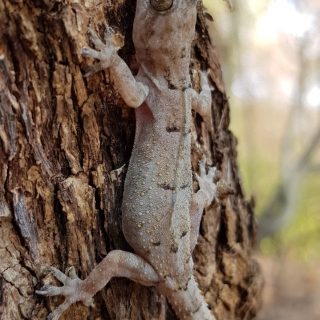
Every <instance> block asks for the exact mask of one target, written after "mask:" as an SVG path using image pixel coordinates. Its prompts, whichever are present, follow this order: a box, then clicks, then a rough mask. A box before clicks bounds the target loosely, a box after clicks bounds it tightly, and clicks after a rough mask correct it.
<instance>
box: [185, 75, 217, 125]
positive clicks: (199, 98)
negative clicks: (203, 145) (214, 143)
mask: <svg viewBox="0 0 320 320" xmlns="http://www.w3.org/2000/svg"><path fill="white" fill-rule="evenodd" d="M200 85H201V92H200V93H198V92H196V91H195V90H194V89H190V90H192V91H191V97H192V109H193V110H194V111H196V112H197V113H199V114H200V116H201V117H202V118H203V121H204V122H205V124H206V125H207V126H208V129H209V131H211V130H212V123H211V121H212V120H211V119H212V110H211V105H212V97H211V87H210V85H209V82H208V76H207V73H206V72H204V71H200Z"/></svg>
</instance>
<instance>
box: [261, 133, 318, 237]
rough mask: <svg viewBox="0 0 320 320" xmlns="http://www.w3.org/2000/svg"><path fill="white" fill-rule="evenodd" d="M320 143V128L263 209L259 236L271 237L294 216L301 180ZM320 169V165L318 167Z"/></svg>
mask: <svg viewBox="0 0 320 320" xmlns="http://www.w3.org/2000/svg"><path fill="white" fill-rule="evenodd" d="M319 145H320V128H319V129H318V130H317V132H316V134H314V136H313V138H312V139H311V140H310V143H309V144H308V146H307V147H306V148H305V150H304V152H303V154H302V155H301V156H300V158H299V159H298V161H297V163H296V165H295V166H294V167H293V170H292V171H290V172H288V173H287V175H286V176H287V178H286V179H282V181H281V182H280V183H279V185H278V188H277V190H276V192H275V193H274V196H273V197H272V199H271V201H270V202H269V204H268V205H267V207H266V209H265V210H264V211H263V214H262V217H261V219H260V230H259V235H258V238H259V240H261V239H262V238H264V237H268V236H269V237H270V236H273V235H274V234H276V233H277V232H278V231H280V230H281V229H282V228H283V227H284V226H285V225H286V224H287V223H288V222H289V221H290V220H291V218H292V217H294V213H295V205H296V200H297V198H298V190H299V187H300V181H301V179H302V177H303V176H304V174H305V173H306V172H307V171H308V170H309V168H310V166H309V163H310V160H311V158H312V156H313V154H314V152H315V151H316V148H317V146H319ZM318 169H319V171H320V165H319V167H318Z"/></svg>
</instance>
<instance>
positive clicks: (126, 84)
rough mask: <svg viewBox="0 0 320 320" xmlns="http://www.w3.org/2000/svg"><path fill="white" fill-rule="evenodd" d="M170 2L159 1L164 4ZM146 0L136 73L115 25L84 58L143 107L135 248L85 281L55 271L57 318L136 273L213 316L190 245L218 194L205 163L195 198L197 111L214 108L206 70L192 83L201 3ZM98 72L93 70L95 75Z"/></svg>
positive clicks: (114, 256) (133, 204)
mask: <svg viewBox="0 0 320 320" xmlns="http://www.w3.org/2000/svg"><path fill="white" fill-rule="evenodd" d="M168 3H169V4H170V1H169V2H168V1H167V0H164V1H161V0H160V1H158V5H159V8H162V9H163V8H164V7H166V4H168ZM153 4H155V5H156V7H153V6H152V5H151V4H150V1H149V0H138V1H137V9H136V16H135V22H134V30H133V40H134V44H135V49H136V57H137V61H138V62H139V64H140V69H139V72H138V75H137V76H136V77H133V76H132V74H131V71H130V69H129V68H128V67H127V65H126V64H125V63H124V62H123V60H121V59H120V58H119V56H118V55H117V53H116V48H115V47H114V45H113V42H112V34H111V31H110V29H109V31H108V34H107V39H106V42H107V43H106V44H103V43H102V41H101V40H100V39H99V38H98V37H97V35H96V34H95V33H93V32H91V38H92V41H93V43H94V44H95V47H96V48H97V49H98V51H96V50H93V49H91V48H85V49H84V50H83V54H84V55H85V56H89V57H93V58H96V59H99V60H100V65H99V68H109V70H110V74H111V76H112V79H113V81H114V84H115V86H116V87H117V89H118V90H119V92H120V94H121V95H122V97H123V98H124V100H125V101H126V103H127V104H128V105H129V106H131V107H133V108H135V113H136V134H135V142H134V147H133V151H132V155H131V159H130V164H129V168H128V172H127V176H126V181H125V188H124V195H123V204H122V213H123V219H122V230H123V233H124V235H125V238H126V240H127V241H128V243H129V244H130V245H131V247H132V248H133V249H134V252H135V254H133V253H129V252H124V251H120V250H114V251H112V252H110V253H109V254H108V255H107V257H106V258H105V259H104V260H103V261H102V262H101V263H100V264H99V265H98V266H97V267H96V268H95V269H94V270H93V271H92V272H91V273H90V275H89V276H88V278H87V279H85V280H83V281H82V280H80V279H79V278H77V277H76V276H75V275H73V276H71V277H67V276H65V275H64V274H63V273H61V272H60V271H59V270H57V269H54V268H52V269H51V271H52V272H53V274H54V275H55V276H56V277H57V278H58V279H59V280H60V281H61V282H62V283H63V284H64V286H63V287H59V288H58V287H53V286H46V287H44V288H42V290H40V291H38V292H37V293H39V294H43V295H58V294H62V295H64V296H65V297H66V300H65V302H64V304H62V305H60V306H59V307H58V308H57V309H56V310H55V311H53V312H52V313H51V314H50V315H49V319H59V317H60V314H61V313H62V312H63V311H64V310H65V309H67V308H68V307H69V305H70V304H71V303H74V302H75V301H83V302H84V303H85V304H90V303H91V298H92V296H93V295H94V294H95V293H96V292H97V291H99V290H100V289H101V288H103V287H104V286H105V285H106V284H107V283H108V281H109V280H110V279H111V278H112V277H117V276H121V277H128V278H130V279H132V280H134V281H137V282H139V283H142V284H143V285H155V286H157V287H158V289H159V291H160V292H161V293H162V294H164V295H165V296H166V297H167V299H168V301H169V302H170V304H171V305H172V306H173V308H174V310H175V312H176V314H177V316H178V318H179V319H193V320H200V319H201V320H213V319H214V317H213V315H212V314H211V312H210V311H209V309H208V307H207V304H206V303H205V300H204V298H203V296H202V295H201V293H200V290H199V289H198V286H197V284H196V282H195V280H194V277H193V275H192V270H193V261H192V257H191V253H192V250H193V248H194V246H195V244H196V239H197V236H198V230H199V224H200V220H201V215H202V212H203V209H204V207H205V206H207V205H209V204H210V203H211V201H212V200H213V198H214V196H215V192H216V187H215V185H214V183H213V178H214V172H215V171H214V169H213V168H210V169H209V172H208V173H206V170H205V166H204V163H201V164H200V176H197V178H198V182H199V186H200V190H199V191H198V192H197V193H196V194H195V195H192V171H191V109H192V108H194V109H195V110H196V111H197V112H199V113H201V115H202V116H203V117H204V119H205V118H206V117H208V114H209V113H210V110H211V92H210V88H209V85H208V82H207V80H206V77H205V76H204V74H203V73H201V75H200V77H201V84H202V91H201V93H200V94H198V93H196V91H194V90H193V89H192V88H191V80H190V75H189V66H190V53H191V43H192V40H193V37H194V32H195V23H196V16H197V9H196V5H197V1H196V0H173V4H172V6H171V7H170V9H169V10H164V11H161V12H159V11H158V10H157V1H153ZM97 69H98V68H96V67H94V71H97Z"/></svg>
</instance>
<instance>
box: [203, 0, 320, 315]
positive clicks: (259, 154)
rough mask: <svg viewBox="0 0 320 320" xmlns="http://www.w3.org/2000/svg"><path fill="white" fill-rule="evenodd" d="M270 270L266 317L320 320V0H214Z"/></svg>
mask: <svg viewBox="0 0 320 320" xmlns="http://www.w3.org/2000/svg"><path fill="white" fill-rule="evenodd" d="M204 3H205V6H206V8H207V11H208V13H210V15H211V16H212V17H213V20H214V23H211V24H210V32H211V35H212V38H214V43H215V44H216V45H217V51H218V53H219V57H220V61H221V63H222V68H223V74H224V80H225V84H226V87H227V93H228V96H229V100H230V106H231V129H232V131H233V132H234V134H235V135H236V137H237V138H238V141H239V144H238V151H239V156H238V162H239V168H240V171H241V177H242V182H243V186H244V189H245V193H246V196H247V198H252V199H253V200H254V202H255V208H256V214H257V219H258V222H259V232H258V244H257V250H256V257H257V260H259V262H260V265H261V267H262V269H263V272H264V276H265V288H264V302H263V308H262V310H261V312H260V314H259V316H258V319H259V320H271V319H277V320H282V319H291V320H295V319H308V320H315V319H317V320H319V319H320V267H319V266H320V1H319V0H259V1H256V0H234V1H231V0H230V1H228V0H220V1H218V0H217V1H213V0H204Z"/></svg>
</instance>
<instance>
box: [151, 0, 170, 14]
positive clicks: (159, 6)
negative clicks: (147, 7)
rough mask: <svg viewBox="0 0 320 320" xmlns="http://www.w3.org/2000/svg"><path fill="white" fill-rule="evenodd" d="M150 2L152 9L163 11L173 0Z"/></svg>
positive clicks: (154, 0)
mask: <svg viewBox="0 0 320 320" xmlns="http://www.w3.org/2000/svg"><path fill="white" fill-rule="evenodd" d="M150 4H151V6H152V8H153V9H154V10H156V11H159V12H163V11H167V10H169V9H171V7H172V5H173V0H150Z"/></svg>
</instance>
